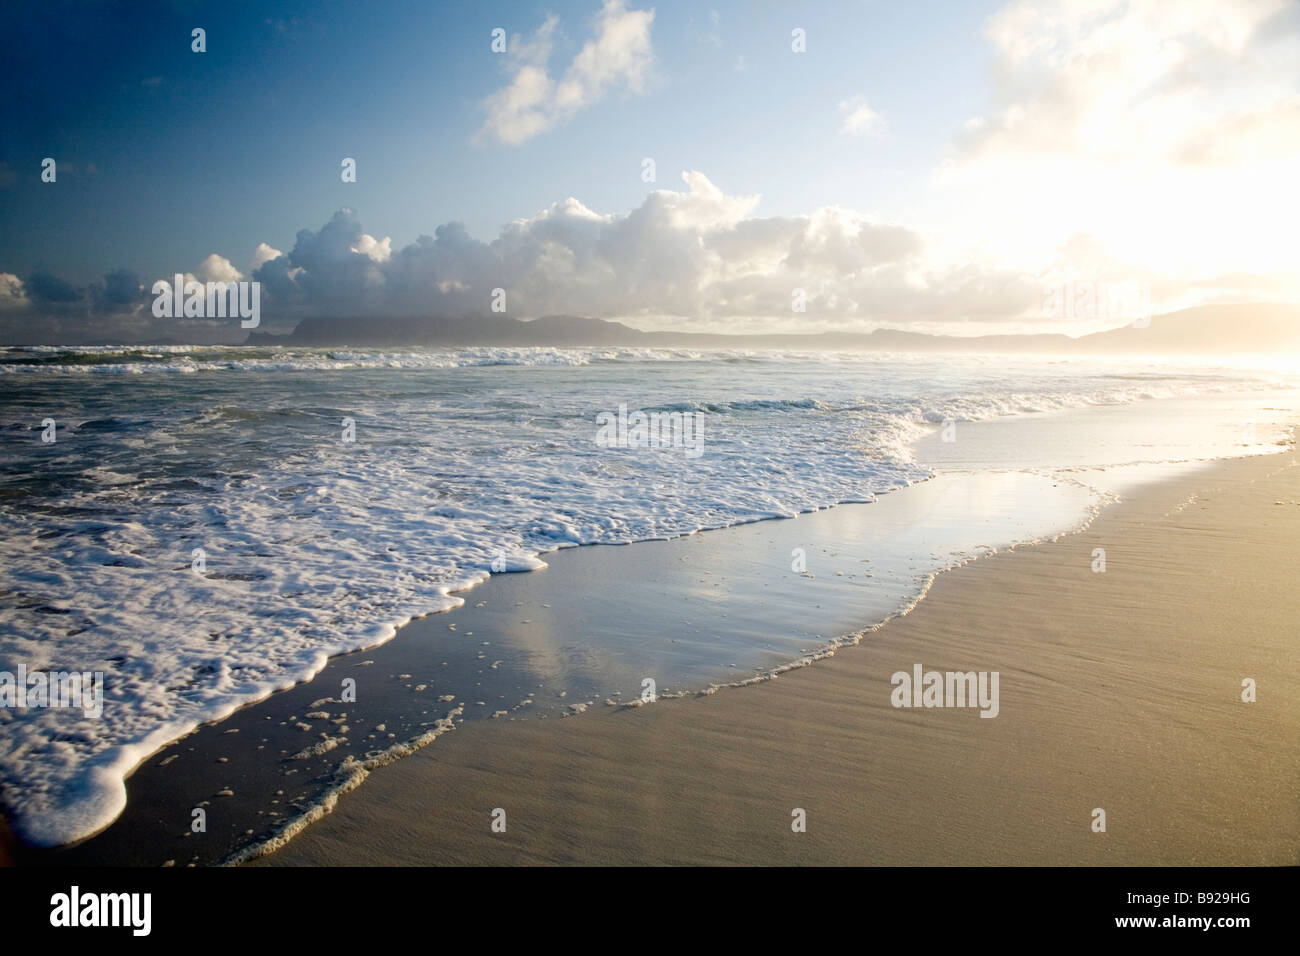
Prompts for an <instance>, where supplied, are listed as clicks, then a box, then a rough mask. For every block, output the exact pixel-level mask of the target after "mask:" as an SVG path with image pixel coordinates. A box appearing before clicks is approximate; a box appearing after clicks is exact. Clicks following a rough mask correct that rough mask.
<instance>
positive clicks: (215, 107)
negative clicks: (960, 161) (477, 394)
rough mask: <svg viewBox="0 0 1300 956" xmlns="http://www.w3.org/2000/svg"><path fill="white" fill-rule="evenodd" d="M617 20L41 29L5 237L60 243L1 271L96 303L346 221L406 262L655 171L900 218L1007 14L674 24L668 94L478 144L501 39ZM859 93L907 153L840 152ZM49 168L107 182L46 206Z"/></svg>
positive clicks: (202, 12)
mask: <svg viewBox="0 0 1300 956" xmlns="http://www.w3.org/2000/svg"><path fill="white" fill-rule="evenodd" d="M596 9H597V8H596V6H595V5H594V4H592V3H590V2H581V3H570V2H556V3H547V4H531V3H518V4H490V3H488V4H474V3H463V4H430V3H427V2H425V3H398V4H384V3H380V4H373V3H360V4H357V3H343V4H337V5H335V4H304V3H276V4H269V5H266V6H262V5H251V4H232V5H230V12H229V13H227V12H224V7H223V6H216V7H212V6H205V5H199V4H194V5H190V4H184V5H182V4H176V5H171V4H143V5H136V4H122V5H117V4H112V5H109V4H94V3H89V4H75V5H72V6H65V7H63V8H59V7H58V6H57V5H55V7H54V8H53V9H46V8H43V7H42V8H36V7H26V8H25V7H21V6H20V7H19V8H17V9H16V10H13V11H12V15H13V17H14V18H16V21H17V22H14V23H12V29H11V31H10V32H9V41H8V44H7V45H9V46H10V48H9V49H8V50H6V56H5V61H6V62H5V66H4V73H5V88H6V89H9V90H11V92H12V94H13V95H11V96H10V97H8V98H7V106H6V116H5V119H4V128H5V135H4V139H3V145H2V147H0V162H4V163H6V164H7V165H8V167H9V168H11V169H12V170H14V171H15V172H16V173H17V175H18V184H17V186H16V187H15V188H11V189H10V190H9V192H8V193H7V194H6V196H5V199H6V202H5V212H4V219H5V221H6V222H7V223H8V224H10V226H16V225H19V224H24V225H26V224H33V228H34V229H36V230H39V235H40V236H41V237H42V238H41V241H40V242H39V243H36V242H34V241H33V240H34V236H33V235H32V234H31V233H30V232H29V231H28V230H27V229H14V228H6V229H5V231H4V233H3V237H2V239H0V268H4V269H7V270H8V271H11V272H17V273H19V274H23V273H24V272H27V271H30V270H31V269H33V268H35V267H37V266H38V265H41V264H44V265H46V267H47V268H50V269H54V270H56V271H58V272H59V273H60V274H66V275H67V276H68V277H69V278H71V279H74V280H76V281H83V282H84V281H89V280H91V279H94V278H95V277H97V276H98V275H100V274H101V273H103V272H104V271H106V270H107V269H109V268H113V267H116V266H121V265H128V264H129V265H131V266H133V267H134V268H137V269H140V270H142V271H144V272H148V273H150V274H153V273H157V274H160V275H161V274H166V273H167V272H168V271H169V270H172V269H175V268H179V267H188V266H189V265H191V264H192V263H194V262H197V261H199V260H200V259H202V258H203V257H204V256H205V255H207V254H208V253H209V252H211V251H212V249H213V248H223V249H228V250H231V251H232V252H233V251H235V250H242V249H243V248H244V247H249V249H250V250H251V246H252V245H253V244H255V243H256V242H258V241H262V240H266V241H269V242H271V243H272V244H273V245H278V244H292V241H293V237H294V234H295V233H296V232H297V230H298V229H299V228H303V227H305V226H310V227H312V228H315V227H317V226H319V225H320V223H322V222H324V221H325V220H326V219H327V218H328V217H329V215H330V214H332V213H333V212H334V211H335V210H336V209H337V208H339V207H340V206H344V205H346V206H350V207H351V208H353V209H355V210H357V211H358V213H359V214H361V215H362V216H363V219H364V221H366V222H367V223H373V224H375V228H377V229H379V230H381V231H383V232H384V234H386V235H391V236H392V238H393V241H394V244H402V245H404V244H406V243H408V242H410V241H412V240H414V239H415V238H416V236H418V235H420V234H421V233H429V232H431V231H432V230H433V228H434V227H435V226H436V225H438V224H439V223H443V222H446V221H448V220H459V221H461V222H464V223H465V224H466V226H467V227H468V228H469V231H470V232H471V234H473V235H476V236H480V237H488V238H490V237H491V236H492V235H494V234H495V233H496V232H497V230H498V229H499V228H500V227H501V226H502V225H503V224H504V223H506V222H508V221H510V220H511V219H514V218H517V217H520V216H526V215H531V214H533V213H534V212H536V211H537V210H539V209H541V208H543V207H545V206H548V205H550V204H551V203H552V202H554V201H556V200H557V199H562V198H564V197H566V196H570V195H571V196H575V197H577V198H579V199H581V200H582V201H583V202H584V203H585V204H586V205H588V206H590V207H592V208H594V209H598V210H611V211H612V210H627V209H630V208H632V207H633V206H635V205H636V204H637V203H639V202H640V201H641V199H642V198H644V195H645V193H646V192H647V191H648V189H650V188H651V186H649V185H647V184H645V183H643V182H642V181H641V176H640V172H641V166H640V164H641V160H642V159H643V158H645V157H647V156H648V157H653V158H654V159H655V160H656V163H657V166H658V171H659V173H660V175H659V180H660V182H663V181H664V180H668V182H667V185H668V186H669V188H673V186H674V185H675V184H674V182H673V180H675V178H676V173H677V172H680V171H681V170H683V169H701V170H705V171H706V172H707V174H708V175H709V176H710V178H711V179H712V180H713V181H714V182H716V183H718V184H720V185H721V186H723V187H724V188H725V189H726V190H727V191H728V192H731V193H738V194H749V193H762V194H763V203H762V206H761V210H762V211H763V212H764V213H766V214H771V215H795V214H798V213H801V212H805V211H807V210H808V209H812V208H815V207H817V206H820V205H824V204H830V203H839V204H843V205H848V206H852V207H854V208H861V209H879V210H882V211H883V212H885V213H886V214H887V213H888V211H889V210H891V209H896V207H898V206H899V205H900V203H899V200H898V197H899V196H900V195H902V194H905V193H906V191H907V190H909V189H913V188H916V186H917V185H918V182H919V181H920V180H923V179H924V177H925V176H926V175H927V174H928V169H927V168H926V166H925V165H922V164H918V163H917V157H918V156H924V155H926V154H927V153H928V154H929V155H930V156H931V157H937V156H938V155H939V153H940V152H941V151H942V150H943V148H944V147H945V144H946V141H947V138H948V136H949V135H950V133H951V130H952V129H953V128H954V126H955V125H957V124H959V123H960V122H961V120H962V119H964V118H965V117H966V116H968V115H974V113H975V112H977V107H978V105H979V102H980V100H979V97H980V87H981V85H982V84H981V75H982V72H983V68H984V66H985V64H984V63H982V62H981V60H982V58H981V56H980V55H979V50H978V48H975V47H972V46H971V45H970V44H969V43H968V42H967V40H968V38H969V36H970V35H972V34H974V33H977V32H978V29H979V26H980V23H981V20H982V18H983V17H985V16H987V14H988V12H989V11H990V9H991V7H990V5H988V4H979V3H954V4H948V5H936V6H935V11H936V15H941V16H942V17H943V19H944V21H945V29H944V31H943V32H938V31H935V30H933V29H932V23H931V21H930V18H929V17H921V16H916V15H915V8H914V7H913V8H911V9H912V11H913V12H912V13H910V14H909V13H908V5H899V4H892V3H883V2H874V3H821V4H808V5H807V6H806V7H803V8H801V9H799V10H798V12H797V14H794V13H791V12H788V11H785V10H782V9H781V8H780V7H778V6H776V5H773V4H763V3H754V2H739V3H718V4H716V5H712V6H708V5H701V4H698V3H662V2H660V3H655V4H654V9H655V24H654V33H655V40H656V52H657V53H658V59H657V63H656V65H655V70H654V80H653V81H652V82H653V90H652V92H651V93H650V94H649V95H646V96H640V97H637V96H629V95H626V94H615V95H612V96H610V97H608V98H607V99H605V100H604V101H603V102H601V103H599V104H598V105H596V106H595V107H593V108H592V109H590V110H587V111H584V112H583V113H581V114H579V115H577V116H576V117H575V118H574V119H573V120H572V121H571V122H569V123H567V124H565V126H564V128H563V129H562V130H560V131H557V133H558V135H550V136H543V137H539V138H537V139H535V140H532V141H530V142H528V143H527V144H524V145H522V146H519V147H515V146H506V145H502V144H498V143H479V144H475V143H473V142H472V139H473V137H474V134H475V133H476V132H477V130H478V129H479V127H480V126H481V125H482V122H483V116H482V113H481V110H480V108H479V103H480V101H481V100H482V99H483V98H484V97H486V96H488V95H489V94H490V93H491V92H492V91H493V90H495V89H496V88H498V87H499V86H500V85H501V83H502V72H501V69H502V64H501V62H500V57H498V56H497V55H496V54H493V53H492V52H491V50H490V47H489V44H490V41H491V36H490V34H491V30H492V29H493V28H494V27H501V28H503V29H506V30H507V31H509V32H510V33H512V34H513V33H521V34H529V33H531V32H533V31H534V30H536V29H537V27H538V26H540V24H541V23H542V22H543V20H544V19H545V17H546V15H547V14H548V13H554V14H555V15H556V16H558V17H559V19H560V24H561V28H562V30H563V32H564V34H565V35H564V36H563V37H562V38H561V40H560V42H559V43H558V44H557V56H560V57H562V56H563V54H564V53H565V52H566V51H567V52H570V55H571V53H572V52H576V50H577V48H578V47H579V45H580V44H581V42H582V41H583V40H584V39H585V38H586V33H587V30H586V27H587V23H588V21H589V20H590V19H591V17H592V15H593V13H594V12H595V10H596ZM710 10H716V11H717V13H718V23H717V24H716V25H715V24H714V23H713V22H712V20H711V18H710V16H709V12H710ZM216 11H221V12H216ZM796 25H797V26H802V27H803V28H804V29H806V30H807V31H808V35H809V53H808V54H805V55H803V56H798V55H795V54H794V53H792V52H791V51H790V31H791V29H792V27H793V26H796ZM193 26H204V28H205V29H206V30H207V34H208V35H207V52H206V53H205V54H202V55H200V54H195V53H193V52H191V50H190V29H191V28H192V27H193ZM741 57H743V58H744V62H743V69H738V68H737V67H738V65H739V64H738V59H739V58H741ZM898 76H910V77H914V79H915V82H914V83H908V84H898V83H897V82H895V80H894V78H896V77H898ZM941 80H942V82H941ZM864 90H872V91H875V93H874V96H873V98H872V106H876V107H878V108H879V109H881V110H882V111H884V112H886V113H887V114H888V115H889V116H890V117H891V118H892V117H897V119H895V120H893V121H891V123H890V127H889V129H890V136H889V137H887V138H878V139H876V140H873V141H870V142H863V141H860V140H844V139H842V138H839V137H838V136H837V131H838V124H839V120H840V117H839V114H838V113H837V111H836V103H837V102H838V101H837V100H836V97H837V96H838V97H840V98H841V99H846V98H849V97H851V96H855V95H862V91H864ZM810 102H813V103H817V105H818V106H819V107H820V109H810ZM24 104H27V105H26V106H24ZM33 104H40V105H39V108H32V107H33ZM46 156H53V157H55V158H56V159H59V158H64V159H65V160H66V162H65V166H67V167H68V168H80V167H88V166H91V165H92V164H93V167H94V170H95V172H94V174H89V173H86V174H81V173H79V172H70V173H68V174H66V178H65V179H64V180H63V181H62V182H61V184H60V188H59V189H58V190H57V191H53V190H49V189H42V184H41V182H40V176H39V174H40V161H41V159H43V158H44V157H46ZM344 156H351V157H354V158H355V159H356V160H357V162H358V177H357V182H356V183H354V184H344V183H341V182H340V180H339V162H340V160H341V158H342V157H344ZM665 174H666V175H665ZM63 184H66V186H67V187H68V188H62V187H63ZM896 211H897V212H900V213H901V212H902V211H904V210H902V209H896ZM227 254H228V255H229V253H227Z"/></svg>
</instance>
